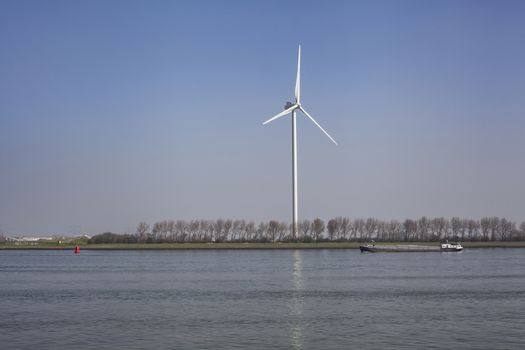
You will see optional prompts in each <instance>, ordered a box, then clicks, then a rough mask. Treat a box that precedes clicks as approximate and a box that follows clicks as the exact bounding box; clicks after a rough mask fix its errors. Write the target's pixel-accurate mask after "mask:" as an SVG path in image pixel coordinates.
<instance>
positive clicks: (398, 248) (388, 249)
mask: <svg viewBox="0 0 525 350" xmlns="http://www.w3.org/2000/svg"><path fill="white" fill-rule="evenodd" d="M359 249H360V250H361V252H371V253H381V252H385V253H406V252H441V247H434V246H422V245H371V244H367V245H361V246H359Z"/></svg>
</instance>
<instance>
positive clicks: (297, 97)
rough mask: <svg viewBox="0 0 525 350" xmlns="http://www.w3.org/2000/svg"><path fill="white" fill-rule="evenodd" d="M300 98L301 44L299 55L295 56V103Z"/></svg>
mask: <svg viewBox="0 0 525 350" xmlns="http://www.w3.org/2000/svg"><path fill="white" fill-rule="evenodd" d="M300 100H301V45H299V55H298V57H297V78H296V80H295V103H300Z"/></svg>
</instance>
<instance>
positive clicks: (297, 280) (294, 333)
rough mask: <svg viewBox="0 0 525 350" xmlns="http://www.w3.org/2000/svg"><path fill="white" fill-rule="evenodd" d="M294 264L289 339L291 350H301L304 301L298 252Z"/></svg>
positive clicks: (301, 265)
mask: <svg viewBox="0 0 525 350" xmlns="http://www.w3.org/2000/svg"><path fill="white" fill-rule="evenodd" d="M293 258H294V263H293V271H292V288H293V289H292V298H291V301H290V338H291V343H292V344H291V345H292V349H301V348H302V346H303V332H302V326H301V321H302V314H303V304H304V300H303V297H302V291H303V259H302V256H301V251H300V250H295V251H294V253H293Z"/></svg>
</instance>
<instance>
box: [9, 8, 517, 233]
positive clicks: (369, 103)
mask: <svg viewBox="0 0 525 350" xmlns="http://www.w3.org/2000/svg"><path fill="white" fill-rule="evenodd" d="M298 44H301V45H302V49H303V57H302V73H303V74H302V102H303V104H304V105H305V107H306V108H307V109H308V111H309V112H310V113H311V114H312V115H313V116H314V117H315V118H316V119H317V120H318V121H319V122H320V123H321V125H323V126H324V127H325V128H326V129H327V131H328V132H329V133H330V134H331V135H332V136H333V137H334V138H335V139H336V140H337V141H338V142H339V146H334V145H333V144H331V143H330V141H329V140H328V139H327V138H326V137H325V136H324V135H323V134H322V133H321V132H320V131H319V130H317V129H316V128H315V127H314V126H313V125H311V123H309V122H308V121H307V120H306V119H304V118H303V119H300V120H299V191H300V192H299V194H300V199H299V200H300V207H299V209H300V217H301V218H315V217H317V216H319V217H322V218H325V219H328V218H330V217H333V216H338V215H343V216H349V217H369V216H371V217H377V218H381V219H400V220H401V219H404V218H407V217H410V218H417V217H420V216H423V215H426V216H430V217H434V216H446V217H451V216H454V215H457V216H462V217H469V218H480V217H482V216H485V215H498V216H505V217H507V218H509V219H512V220H516V221H522V220H525V180H524V179H525V137H524V136H525V115H524V112H525V2H523V1H340V2H338V1H326V2H324V1H315V2H309V1H301V2H292V1H186V2H185V1H165V2H162V1H5V0H4V1H1V2H0V164H1V171H0V229H1V230H3V231H4V232H7V233H8V234H13V235H15V234H35V235H36V234H52V233H79V232H82V233H98V232H103V231H107V230H110V231H114V232H126V231H134V229H135V227H136V225H137V223H138V222H139V221H142V220H145V221H147V222H150V223H152V222H154V221H156V220H161V219H179V218H181V219H192V218H210V219H213V218H218V217H229V218H245V219H249V220H256V221H259V220H266V219H270V218H275V219H281V220H288V221H289V220H290V219H289V218H290V216H291V185H290V177H291V159H290V158H291V155H290V142H291V141H290V136H291V134H290V130H291V129H290V128H291V126H290V121H289V119H286V118H282V119H280V120H278V121H276V122H274V123H271V124H269V125H266V126H264V127H263V126H262V125H261V123H262V122H263V121H264V120H266V119H268V118H269V117H271V116H272V115H274V114H276V113H277V112H279V111H280V110H282V108H283V106H284V103H285V102H286V101H287V100H291V99H292V97H293V88H294V79H295V69H296V55H297V46H298Z"/></svg>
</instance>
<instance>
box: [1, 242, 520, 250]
mask: <svg viewBox="0 0 525 350" xmlns="http://www.w3.org/2000/svg"><path fill="white" fill-rule="evenodd" d="M362 244H363V243H362V242H361V243H360V242H318V243H280V242H276V243H108V244H81V245H80V248H81V249H82V250H191V249H201V250H203V249H359V246H360V245H362ZM377 244H381V245H396V244H415V245H422V246H439V243H437V242H377ZM462 244H463V247H465V248H467V249H468V248H525V241H519V242H463V243H462ZM74 247H75V245H74V244H58V243H33V244H27V245H23V244H18V245H17V244H13V243H2V244H0V250H69V249H73V248H74Z"/></svg>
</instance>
